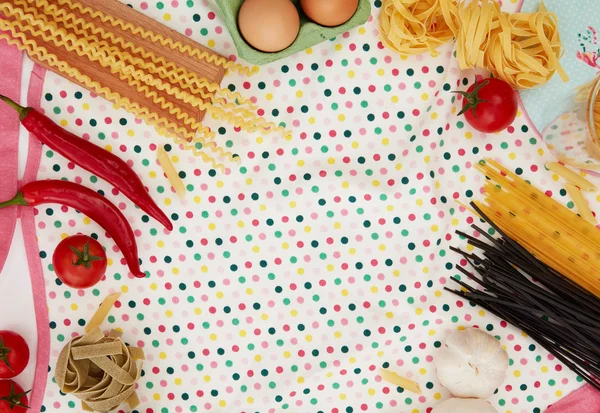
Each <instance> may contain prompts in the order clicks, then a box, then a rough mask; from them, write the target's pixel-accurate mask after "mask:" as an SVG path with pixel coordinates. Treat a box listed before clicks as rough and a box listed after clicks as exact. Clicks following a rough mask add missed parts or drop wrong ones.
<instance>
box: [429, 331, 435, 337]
mask: <svg viewBox="0 0 600 413" xmlns="http://www.w3.org/2000/svg"><path fill="white" fill-rule="evenodd" d="M427 335H429V337H433V336H435V330H429V331H428V332H427Z"/></svg>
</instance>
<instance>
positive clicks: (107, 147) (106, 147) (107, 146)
mask: <svg viewBox="0 0 600 413" xmlns="http://www.w3.org/2000/svg"><path fill="white" fill-rule="evenodd" d="M104 149H106V150H107V151H109V152H112V146H111V145H105V146H104Z"/></svg>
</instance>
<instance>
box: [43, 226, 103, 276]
mask: <svg viewBox="0 0 600 413" xmlns="http://www.w3.org/2000/svg"><path fill="white" fill-rule="evenodd" d="M52 266H53V267H54V272H56V275H57V276H58V278H60V280H61V281H62V282H63V283H65V284H66V285H68V286H69V287H72V288H89V287H91V286H93V285H96V283H97V282H98V281H100V279H101V278H102V277H103V276H104V273H105V272H106V253H105V252H104V249H103V248H102V245H100V243H99V242H98V241H96V240H95V239H93V238H91V237H88V236H87V235H71V236H70V237H67V238H65V239H63V240H62V241H61V242H60V243H59V244H58V246H57V247H56V249H55V250H54V255H52Z"/></svg>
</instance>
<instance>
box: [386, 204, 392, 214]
mask: <svg viewBox="0 0 600 413" xmlns="http://www.w3.org/2000/svg"><path fill="white" fill-rule="evenodd" d="M385 209H386V210H387V211H388V212H392V211H393V210H394V206H393V205H388V206H386V207H385Z"/></svg>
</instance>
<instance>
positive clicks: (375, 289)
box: [371, 285, 379, 294]
mask: <svg viewBox="0 0 600 413" xmlns="http://www.w3.org/2000/svg"><path fill="white" fill-rule="evenodd" d="M377 291H379V288H377V286H376V285H374V286H372V287H371V292H372V293H373V294H377Z"/></svg>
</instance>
